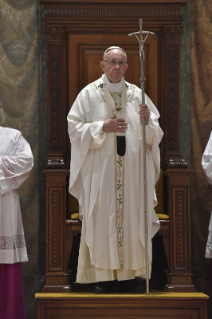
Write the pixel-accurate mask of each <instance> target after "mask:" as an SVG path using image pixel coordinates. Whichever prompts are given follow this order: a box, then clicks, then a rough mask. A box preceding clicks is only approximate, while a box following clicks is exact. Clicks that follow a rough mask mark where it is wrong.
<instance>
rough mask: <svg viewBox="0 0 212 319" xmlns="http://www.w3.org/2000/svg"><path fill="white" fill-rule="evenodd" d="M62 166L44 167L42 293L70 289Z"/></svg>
mask: <svg viewBox="0 0 212 319" xmlns="http://www.w3.org/2000/svg"><path fill="white" fill-rule="evenodd" d="M68 174H69V172H68V171H67V170H65V169H48V170H45V171H44V175H45V177H46V274H45V277H46V282H45V286H44V288H43V291H44V292H48V291H55V292H57V291H58V292H64V291H70V290H71V286H70V285H69V275H68V273H67V258H66V225H65V220H66V193H67V175H68Z"/></svg>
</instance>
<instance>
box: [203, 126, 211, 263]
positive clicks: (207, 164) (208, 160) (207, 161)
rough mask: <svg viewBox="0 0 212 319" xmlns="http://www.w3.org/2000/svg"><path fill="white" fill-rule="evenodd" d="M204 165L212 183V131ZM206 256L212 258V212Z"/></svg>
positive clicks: (205, 152)
mask: <svg viewBox="0 0 212 319" xmlns="http://www.w3.org/2000/svg"><path fill="white" fill-rule="evenodd" d="M202 167H203V170H204V173H205V176H206V179H207V181H208V183H209V184H211V185H212V132H211V135H210V138H209V140H208V143H207V145H206V148H205V151H204V153H203V155H202ZM205 258H212V212H211V217H210V222H209V228H208V240H207V243H206V249H205Z"/></svg>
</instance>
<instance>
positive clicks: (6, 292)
mask: <svg viewBox="0 0 212 319" xmlns="http://www.w3.org/2000/svg"><path fill="white" fill-rule="evenodd" d="M33 164H34V161H33V155H32V151H31V148H30V145H29V144H28V142H27V141H26V140H25V138H24V137H23V136H22V134H21V133H20V132H19V131H17V130H15V129H11V128H6V127H1V126H0V319H25V318H26V314H25V305H24V292H23V281H22V272H21V263H22V262H26V261H27V260H28V257H27V250H26V243H25V238H24V230H23V225H22V217H21V210H20V204H19V196H18V188H19V187H20V186H21V184H22V183H23V182H24V181H25V180H26V179H27V177H28V176H29V174H30V171H31V169H32V167H33Z"/></svg>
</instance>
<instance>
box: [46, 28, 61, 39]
mask: <svg viewBox="0 0 212 319" xmlns="http://www.w3.org/2000/svg"><path fill="white" fill-rule="evenodd" d="M63 33H64V28H63V27H61V26H50V27H47V26H45V28H44V34H45V36H46V39H47V41H50V40H62V36H63Z"/></svg>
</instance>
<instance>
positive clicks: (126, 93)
mask: <svg viewBox="0 0 212 319" xmlns="http://www.w3.org/2000/svg"><path fill="white" fill-rule="evenodd" d="M120 101H121V102H120ZM139 104H141V90H140V89H139V88H138V87H136V86H135V85H132V84H130V83H127V82H126V81H124V78H122V80H121V81H120V82H119V83H117V84H112V83H110V82H109V81H108V79H107V78H106V75H103V76H102V77H101V78H100V79H99V80H97V81H95V82H93V83H91V84H89V85H88V86H86V87H85V88H84V89H83V90H82V91H81V92H80V93H79V95H78V97H77V98H76V100H75V102H74V104H73V106H72V108H71V110H70V112H69V114H68V131H69V136H70V141H71V145H72V150H71V168H70V183H69V192H70V193H71V194H72V195H73V196H75V197H76V198H77V199H78V201H79V206H80V218H81V219H82V234H81V244H80V253H79V263H78V272H77V282H79V283H89V282H96V281H105V280H113V279H118V280H125V279H133V278H135V277H136V276H140V277H145V228H144V227H145V225H144V199H143V188H144V186H143V161H142V159H143V148H142V143H143V138H142V125H141V121H140V116H139ZM146 104H147V105H148V107H149V109H150V111H151V114H150V119H149V123H148V125H146V143H147V152H146V156H147V194H148V197H147V210H148V234H149V241H148V242H149V247H148V252H149V267H150V269H151V239H152V237H153V236H154V235H155V233H156V232H157V230H158V229H159V221H158V218H157V216H156V214H155V211H154V206H155V205H156V204H157V199H156V195H155V190H154V186H155V183H156V181H157V179H158V177H159V172H160V153H159V143H160V141H161V138H162V136H163V132H162V130H161V128H160V126H159V123H158V118H159V113H158V111H157V109H156V107H155V106H154V105H153V103H152V102H151V100H150V99H149V98H148V96H147V95H146ZM117 109H118V110H117ZM114 113H116V116H117V117H119V118H124V119H125V120H126V122H127V123H128V128H127V130H126V132H125V134H124V135H125V138H126V153H125V155H124V156H123V157H121V158H120V157H119V156H117V152H116V133H104V132H103V131H102V127H103V123H104V121H105V120H106V119H109V118H111V117H112V116H113V115H114Z"/></svg>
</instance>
